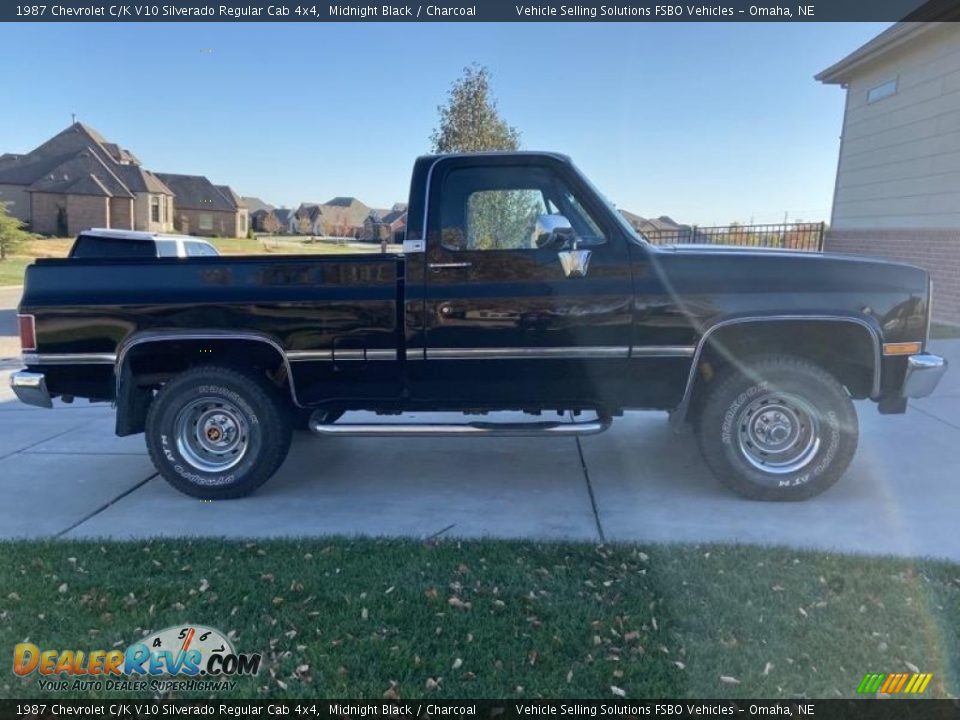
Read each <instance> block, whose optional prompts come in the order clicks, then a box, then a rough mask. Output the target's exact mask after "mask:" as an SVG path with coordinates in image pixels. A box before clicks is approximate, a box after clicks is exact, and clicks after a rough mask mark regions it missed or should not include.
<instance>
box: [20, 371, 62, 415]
mask: <svg viewBox="0 0 960 720" xmlns="http://www.w3.org/2000/svg"><path fill="white" fill-rule="evenodd" d="M10 387H11V388H13V392H14V393H15V394H16V396H17V398H18V399H19V400H20V402H22V403H26V404H27V405H36V406H37V407H42V408H52V407H53V401H52V400H51V399H50V393H49V391H48V390H47V380H46V378H45V377H44V375H43V373H35V372H30V371H29V370H19V371H17V372H15V373H14V374H13V375H11V376H10Z"/></svg>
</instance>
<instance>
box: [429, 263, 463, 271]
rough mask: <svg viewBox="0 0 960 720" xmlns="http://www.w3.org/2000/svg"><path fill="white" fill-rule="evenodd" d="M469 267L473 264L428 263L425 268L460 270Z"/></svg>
mask: <svg viewBox="0 0 960 720" xmlns="http://www.w3.org/2000/svg"><path fill="white" fill-rule="evenodd" d="M471 265H473V263H468V262H451V263H428V264H427V267H428V268H430V269H431V270H456V269H461V270H462V269H463V268H468V267H470V266H471Z"/></svg>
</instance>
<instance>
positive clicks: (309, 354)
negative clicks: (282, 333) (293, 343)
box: [284, 350, 333, 362]
mask: <svg viewBox="0 0 960 720" xmlns="http://www.w3.org/2000/svg"><path fill="white" fill-rule="evenodd" d="M284 354H285V355H286V357H287V360H289V361H290V362H309V361H311V360H333V353H331V352H330V351H329V350H287V351H286V352H285V353H284Z"/></svg>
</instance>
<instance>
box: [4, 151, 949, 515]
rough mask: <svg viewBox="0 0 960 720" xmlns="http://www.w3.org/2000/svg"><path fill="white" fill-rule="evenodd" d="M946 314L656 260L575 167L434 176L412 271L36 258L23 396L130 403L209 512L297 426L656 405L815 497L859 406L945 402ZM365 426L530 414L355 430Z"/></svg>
mask: <svg viewBox="0 0 960 720" xmlns="http://www.w3.org/2000/svg"><path fill="white" fill-rule="evenodd" d="M930 304H931V285H930V278H929V276H928V274H927V273H926V272H925V271H923V270H921V269H919V268H916V267H912V266H908V265H901V264H895V263H889V262H880V261H874V260H865V259H862V258H855V257H844V256H837V255H824V254H818V253H800V252H792V251H770V250H751V249H743V248H728V247H710V248H705V247H697V246H686V247H673V246H658V247H655V246H653V245H651V244H649V243H647V242H646V241H645V240H644V238H643V237H641V236H639V235H638V234H637V233H636V232H635V231H634V230H633V229H632V228H631V227H630V226H629V225H628V224H627V223H626V222H625V221H624V220H623V219H622V217H621V216H620V214H619V213H618V212H617V211H616V210H615V209H613V208H612V207H611V206H610V205H609V204H608V203H607V202H606V201H605V200H604V199H603V197H602V196H601V195H600V194H599V193H598V192H597V191H596V190H595V189H594V188H593V186H592V185H591V184H590V183H589V182H588V181H587V180H586V179H585V178H584V176H583V175H582V174H581V173H579V172H578V171H577V169H576V168H575V167H574V165H573V164H572V163H571V162H570V160H569V159H568V158H566V157H564V156H561V155H556V154H551V153H481V154H463V155H444V156H429V157H422V158H419V159H418V160H417V161H416V164H415V165H414V169H413V178H412V184H411V189H410V202H409V219H408V226H407V235H406V240H405V242H404V246H403V251H402V253H399V254H394V255H330V256H317V255H309V256H306V255H303V256H301V255H290V256H280V257H277V256H273V257H195V258H186V259H179V260H178V259H175V258H170V259H166V258H150V259H148V260H144V259H141V258H107V259H102V258H101V259H83V258H73V259H65V260H38V261H37V262H36V263H34V264H33V265H31V266H30V267H29V268H28V269H27V273H26V281H25V288H24V295H23V299H22V302H21V304H20V308H19V313H20V315H19V322H20V332H21V342H22V346H23V360H24V363H25V365H26V366H27V367H26V369H25V370H23V371H20V372H17V373H16V374H14V375H13V378H12V385H13V388H14V390H15V391H16V393H17V395H18V397H19V398H20V399H21V400H22V401H23V402H27V403H32V404H35V405H41V406H46V407H50V406H51V399H52V398H54V397H61V398H62V399H63V400H66V401H71V400H72V399H73V398H75V397H85V398H89V399H91V400H102V401H111V402H113V403H114V404H115V405H116V409H117V420H116V432H117V434H118V435H130V434H134V433H140V432H145V433H146V442H147V447H148V449H149V452H150V456H151V458H152V459H153V462H154V464H155V465H156V467H157V469H158V470H159V471H160V473H161V474H162V475H163V476H164V477H165V478H166V479H167V480H168V481H170V483H172V484H173V485H174V486H175V487H177V488H179V489H180V490H182V491H183V492H186V493H188V494H190V495H194V496H197V497H201V498H208V499H209V498H212V499H222V498H231V497H239V496H242V495H246V494H248V493H250V492H252V491H253V490H255V489H256V488H257V487H259V486H260V485H261V484H262V483H263V482H265V481H266V480H267V479H268V478H270V476H271V475H273V473H274V472H275V471H276V470H277V469H278V468H279V467H280V465H281V464H282V463H283V461H284V458H285V457H286V454H287V451H288V448H289V445H290V438H291V430H292V428H293V427H295V426H297V425H305V426H306V427H308V428H309V429H310V430H312V431H314V432H316V433H319V434H324V435H371V436H375V435H384V434H391V435H394V434H396V435H457V436H463V435H498V434H528V435H556V436H569V435H578V434H587V433H595V432H600V431H602V430H605V429H606V428H607V427H608V426H609V424H610V422H611V418H612V417H614V416H617V415H621V414H622V413H623V411H625V410H631V409H655V410H666V411H669V412H670V413H671V419H672V422H675V423H684V422H690V423H692V425H693V426H694V428H695V432H696V433H697V435H698V437H699V443H700V447H701V450H702V453H703V456H704V458H705V459H706V462H707V464H708V465H709V466H710V468H711V469H712V470H713V472H714V473H715V474H716V475H717V477H718V478H719V479H720V480H721V481H722V482H724V483H725V484H726V485H728V486H729V487H731V488H732V489H733V490H736V491H737V492H740V493H742V494H743V495H745V496H747V497H750V498H757V499H769V500H797V499H802V498H808V497H811V496H813V495H815V494H817V493H819V492H822V491H823V490H825V489H826V488H828V487H830V486H831V485H832V484H833V483H835V482H836V481H837V480H838V479H839V478H840V477H841V475H842V474H843V473H844V471H845V470H846V468H847V466H848V464H849V463H850V460H851V458H852V457H853V454H854V451H855V449H856V445H857V435H858V426H857V415H856V412H855V410H854V406H853V403H852V400H855V399H864V398H870V399H871V400H873V401H875V402H876V403H877V404H878V407H879V411H880V412H881V413H902V412H904V411H905V410H906V407H907V398H910V397H921V396H924V395H927V394H929V393H930V392H931V391H932V390H933V389H934V387H935V386H936V384H937V382H938V381H939V379H940V377H941V376H942V375H943V373H944V372H945V370H946V363H945V362H944V361H943V359H942V358H940V357H937V356H935V355H932V354H930V353H928V352H926V350H927V348H926V345H927V336H928V334H929V324H930ZM355 409H363V410H371V411H375V412H376V413H379V414H394V415H396V414H400V413H403V412H404V411H414V410H435V411H456V412H459V413H464V414H474V413H481V414H482V413H487V412H489V411H497V410H520V411H524V412H526V413H530V414H531V415H532V416H533V417H531V418H530V422H525V423H497V422H476V421H473V422H471V421H469V419H468V418H464V419H463V422H458V423H450V424H412V423H404V422H392V423H391V422H384V423H370V424H359V423H342V422H337V420H338V419H339V418H340V416H341V415H342V414H343V413H344V412H345V411H348V410H355ZM548 411H549V412H557V413H559V416H558V418H557V419H556V420H555V421H553V422H549V421H544V420H543V419H542V417H536V416H542V414H543V413H544V412H548Z"/></svg>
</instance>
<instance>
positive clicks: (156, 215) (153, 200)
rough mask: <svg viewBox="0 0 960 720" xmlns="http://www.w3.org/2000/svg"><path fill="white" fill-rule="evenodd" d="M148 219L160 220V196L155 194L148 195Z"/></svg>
mask: <svg viewBox="0 0 960 720" xmlns="http://www.w3.org/2000/svg"><path fill="white" fill-rule="evenodd" d="M150 220H152V221H153V222H155V223H158V222H160V198H159V197H157V196H156V195H151V196H150Z"/></svg>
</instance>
